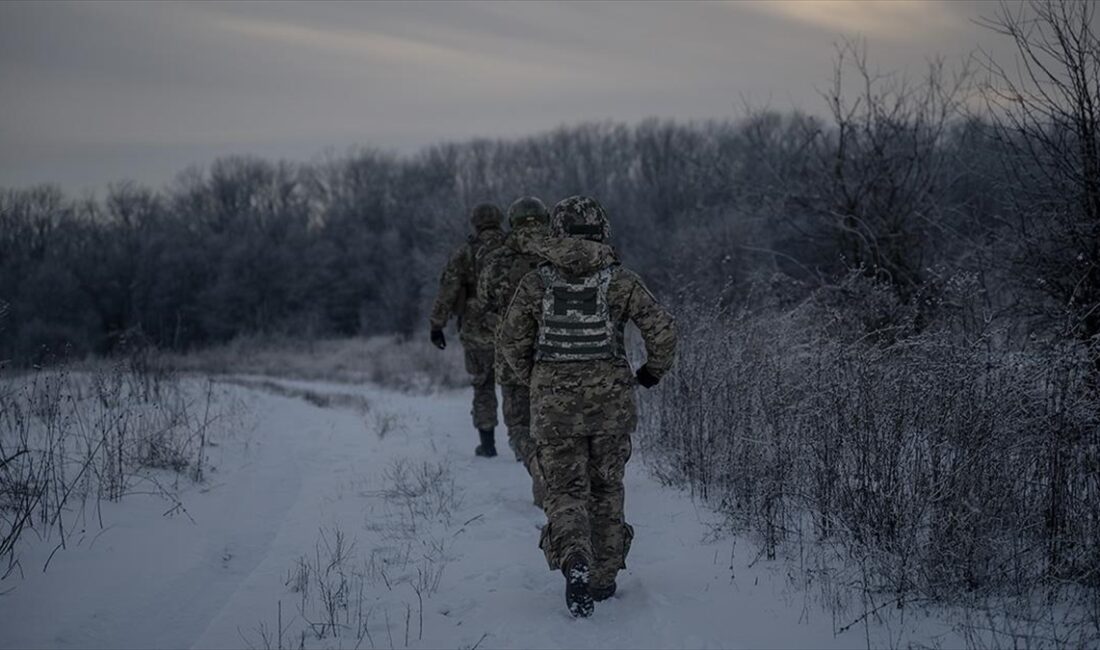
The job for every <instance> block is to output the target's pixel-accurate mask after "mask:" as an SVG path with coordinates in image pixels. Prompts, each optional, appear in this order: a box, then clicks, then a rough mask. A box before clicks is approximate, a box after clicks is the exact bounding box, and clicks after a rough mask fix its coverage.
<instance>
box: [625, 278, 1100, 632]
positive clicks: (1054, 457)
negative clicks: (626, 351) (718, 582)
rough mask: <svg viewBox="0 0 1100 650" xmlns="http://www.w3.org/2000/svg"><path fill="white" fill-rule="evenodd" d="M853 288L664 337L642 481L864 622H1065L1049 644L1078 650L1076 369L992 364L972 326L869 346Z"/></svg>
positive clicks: (990, 338)
mask: <svg viewBox="0 0 1100 650" xmlns="http://www.w3.org/2000/svg"><path fill="white" fill-rule="evenodd" d="M869 284H871V283H870V281H868V280H866V279H865V278H863V277H861V276H860V275H859V274H854V275H853V276H850V277H849V279H848V280H847V281H845V282H844V283H842V284H841V285H838V286H835V287H830V288H826V289H821V290H818V291H817V292H815V293H813V294H812V295H811V296H810V297H809V298H808V299H807V300H805V301H803V302H801V303H799V304H797V305H795V306H794V307H792V308H784V309H775V308H765V309H761V310H759V311H748V310H745V311H741V312H737V313H730V312H729V311H727V310H723V309H722V308H720V307H715V308H713V309H702V308H700V309H697V310H696V311H695V312H694V313H690V314H688V315H686V317H683V318H681V323H682V326H683V331H682V335H683V345H682V347H681V352H680V357H679V359H678V361H677V367H676V370H675V371H674V372H673V373H672V375H671V376H670V377H669V378H668V381H667V383H665V384H663V385H662V387H661V388H660V389H659V390H657V391H656V392H655V393H653V394H649V395H647V398H646V399H645V400H644V401H643V405H642V406H643V408H642V412H643V419H644V423H645V427H644V428H645V430H646V431H648V432H649V434H648V435H647V436H645V437H644V438H643V447H644V448H645V449H646V451H647V452H648V453H647V457H648V458H649V459H650V463H651V465H652V466H653V468H654V470H655V472H656V474H657V475H658V476H659V477H661V478H662V479H663V480H664V481H666V482H667V483H670V484H674V485H680V486H684V487H686V488H688V489H690V490H691V491H692V493H693V494H695V495H696V496H698V497H699V498H701V499H703V500H706V501H707V502H709V503H711V504H713V505H714V506H716V507H717V508H718V509H720V510H721V511H722V512H724V513H726V514H727V515H728V517H729V522H730V524H731V525H732V526H734V527H735V528H737V529H738V530H743V531H748V532H751V533H752V534H753V535H754V536H756V537H757V539H758V540H759V542H760V545H761V553H762V555H764V556H766V557H768V558H775V557H779V556H781V555H783V554H784V553H785V552H790V551H791V549H803V552H805V550H804V549H805V548H807V546H806V545H804V544H803V542H812V544H810V546H809V547H810V548H816V549H817V550H815V551H814V552H815V553H818V554H819V556H818V557H817V558H816V559H815V558H809V559H807V558H806V557H800V561H801V562H802V563H803V564H804V565H805V564H808V565H810V566H815V567H817V569H816V570H818V571H819V573H829V574H831V576H832V578H831V579H832V581H833V584H846V585H848V586H849V587H854V588H855V589H856V590H857V592H859V593H862V594H864V595H865V596H866V598H864V600H863V603H864V605H865V607H868V608H870V609H872V610H873V609H875V608H877V607H880V606H884V605H887V604H888V605H887V606H890V607H906V606H910V605H913V604H917V603H922V604H929V603H937V604H952V605H956V604H968V605H971V606H982V605H983V604H984V603H987V602H993V600H994V599H999V600H1000V602H1001V603H1002V604H1003V603H1006V602H1008V601H1010V600H1011V601H1013V602H1017V603H1028V604H1029V605H1031V604H1034V603H1040V602H1045V603H1047V604H1048V606H1049V607H1051V608H1054V609H1051V610H1049V611H1048V614H1049V613H1050V612H1053V611H1062V608H1065V609H1066V610H1067V611H1072V612H1077V615H1079V616H1080V617H1081V618H1080V620H1079V623H1080V624H1078V625H1077V626H1076V627H1075V628H1073V629H1074V630H1075V631H1074V632H1073V634H1076V635H1077V636H1073V635H1069V636H1066V635H1067V634H1069V633H1068V632H1067V631H1066V629H1065V628H1060V629H1061V632H1060V634H1062V635H1063V636H1062V639H1063V641H1065V642H1066V643H1067V644H1068V645H1073V644H1075V643H1080V642H1095V640H1096V639H1097V638H1100V637H1098V636H1097V635H1100V627H1097V625H1100V619H1098V618H1097V616H1096V613H1097V611H1098V610H1097V609H1096V608H1095V603H1096V602H1097V598H1098V587H1100V581H1098V579H1097V575H1098V574H1097V568H1096V567H1098V566H1100V556H1098V555H1097V553H1098V551H1097V549H1098V548H1100V547H1098V545H1097V544H1096V540H1098V539H1100V484H1098V483H1097V481H1096V469H1095V468H1096V467H1097V466H1098V465H1097V463H1100V444H1098V443H1097V438H1096V436H1097V431H1098V425H1100V405H1098V404H1097V402H1096V399H1095V395H1094V394H1093V393H1092V392H1091V391H1090V389H1089V381H1088V377H1089V363H1088V355H1087V352H1086V351H1085V350H1083V349H1082V347H1081V346H1080V345H1079V344H1077V343H1075V342H1073V341H1066V342H1064V343H1063V344H1062V345H1060V346H1057V347H1054V348H1051V347H1022V348H1021V347H1014V346H1009V345H1007V344H1006V342H1007V341H1008V340H1010V339H1008V338H1007V337H1006V336H1005V335H1004V332H1002V331H1000V330H999V329H998V327H997V326H996V325H994V324H991V323H989V324H986V326H985V329H984V330H980V331H973V330H968V329H967V328H963V327H961V326H960V327H953V326H951V325H950V324H947V323H945V324H943V326H942V327H935V328H915V327H914V328H910V329H908V330H905V331H903V332H900V333H899V332H894V333H893V334H892V335H891V336H887V337H884V336H881V334H882V333H879V332H874V331H872V332H868V331H867V330H866V328H865V327H864V326H863V324H864V323H866V322H867V317H866V314H864V313H863V310H864V309H865V307H864V304H866V303H864V301H861V300H853V298H854V297H855V296H859V295H863V294H864V293H865V292H866V291H868V290H871V291H873V286H869ZM838 294H848V295H846V296H844V295H841V297H839V298H838ZM871 304H873V302H872V303H871ZM962 331H968V334H967V335H965V336H964V335H961V334H960V332H962ZM1038 594H1044V597H1043V598H1039V597H1038ZM834 596H835V594H834ZM1044 598H1045V600H1044ZM1017 609H1019V608H1017ZM1000 611H1002V612H1007V611H1009V610H1008V608H1007V607H1001V609H1000ZM863 613H864V614H866V610H865V611H864V612H863ZM1048 618H1049V616H1048ZM1062 618H1065V617H1062ZM1001 620H1003V617H1002V618H1001ZM1086 621H1087V622H1088V625H1085V622H1086ZM1090 626H1091V627H1090ZM1037 638H1038V637H1037ZM1035 642H1036V643H1038V641H1035Z"/></svg>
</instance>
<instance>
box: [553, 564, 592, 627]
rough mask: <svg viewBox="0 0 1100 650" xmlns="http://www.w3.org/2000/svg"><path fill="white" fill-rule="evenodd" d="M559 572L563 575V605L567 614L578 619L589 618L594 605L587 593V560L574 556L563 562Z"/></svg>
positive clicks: (590, 595)
mask: <svg viewBox="0 0 1100 650" xmlns="http://www.w3.org/2000/svg"><path fill="white" fill-rule="evenodd" d="M561 572H562V573H564V574H565V604H566V606H567V607H569V613H570V614H572V615H573V616H577V617H580V618H587V617H589V616H591V615H592V612H593V610H595V605H593V603H592V594H590V593H589V592H588V576H589V571H588V560H586V559H584V558H583V557H581V556H579V555H574V556H572V557H570V558H569V559H568V560H566V561H565V564H564V565H563V566H562V568H561Z"/></svg>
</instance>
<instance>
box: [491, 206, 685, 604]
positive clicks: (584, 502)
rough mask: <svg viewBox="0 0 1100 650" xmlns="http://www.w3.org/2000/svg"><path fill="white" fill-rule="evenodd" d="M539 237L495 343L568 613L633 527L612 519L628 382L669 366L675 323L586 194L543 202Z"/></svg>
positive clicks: (591, 596)
mask: <svg viewBox="0 0 1100 650" xmlns="http://www.w3.org/2000/svg"><path fill="white" fill-rule="evenodd" d="M550 231H551V237H549V238H546V239H544V240H541V241H533V242H531V243H530V244H529V249H530V250H532V251H533V252H536V253H537V254H539V255H540V256H541V257H543V258H544V259H546V260H547V263H545V264H542V265H541V266H539V267H538V269H537V270H535V271H533V272H531V273H529V274H527V275H526V276H525V277H524V278H523V280H522V281H521V282H520V284H519V287H518V288H517V289H516V293H515V296H514V297H513V298H512V301H511V304H510V306H509V307H508V309H507V311H506V312H505V315H504V320H503V321H502V322H501V325H500V328H499V330H498V334H497V345H498V346H499V347H498V350H499V352H500V354H501V355H502V356H503V358H504V360H505V362H506V363H507V364H508V365H510V366H511V368H512V370H514V371H515V373H516V377H517V378H518V379H519V380H520V381H522V382H525V383H527V385H528V387H529V388H530V391H531V426H532V429H531V432H532V435H533V437H534V439H535V442H536V444H537V447H538V452H537V462H538V465H539V467H540V468H541V470H542V473H543V476H544V478H545V481H546V498H545V500H544V503H543V508H544V510H545V511H546V518H547V524H546V526H545V527H544V528H543V530H542V536H541V539H540V540H539V546H540V547H541V548H542V550H543V552H544V553H545V554H546V559H547V561H548V563H549V564H550V568H551V569H560V570H561V571H562V573H563V574H564V575H565V581H566V589H565V598H566V604H567V605H568V607H569V611H570V612H571V613H572V614H573V615H574V616H589V615H591V614H592V611H593V608H594V606H593V602H594V601H597V600H604V599H606V598H609V597H611V596H612V595H613V594H614V593H615V588H616V584H615V576H616V575H617V574H618V572H619V570H620V569H622V568H624V567H625V566H626V565H625V560H626V555H627V553H628V552H629V550H630V542H631V539H632V538H633V536H634V530H633V529H632V528H631V527H630V525H629V524H627V523H626V521H625V520H624V518H623V474H624V472H625V469H626V462H627V460H629V458H630V453H631V441H630V434H631V433H632V432H633V431H634V428H635V426H636V425H637V412H636V408H635V404H634V386H635V384H636V383H640V384H641V385H642V386H644V387H646V388H650V387H652V386H654V385H656V384H657V382H658V381H660V379H661V377H662V375H664V373H665V372H667V371H668V369H669V368H670V367H671V365H672V360H673V357H674V355H675V349H676V330H675V324H674V322H673V319H672V317H671V316H670V315H669V313H668V312H667V311H666V310H665V309H664V308H663V307H662V306H661V305H660V303H658V302H657V300H656V299H655V298H654V297H653V294H651V293H650V292H649V290H648V289H647V288H646V286H645V284H643V282H642V280H641V279H640V278H639V277H638V276H637V275H636V274H635V273H634V272H632V271H629V270H627V269H625V268H623V267H622V266H621V265H620V264H619V261H618V258H617V256H616V254H615V251H614V250H613V249H612V248H611V247H610V246H609V245H608V243H609V236H610V227H609V224H608V220H607V214H606V213H605V212H604V210H603V207H602V206H600V204H599V203H598V202H596V201H595V200H594V199H591V198H588V197H582V196H574V197H570V198H568V199H565V200H563V201H561V202H560V203H558V204H557V205H556V206H554V209H553V211H552V213H551V215H550ZM627 321H633V322H634V323H635V325H637V326H638V329H639V330H640V331H641V334H642V338H643V340H644V342H645V348H646V356H647V359H646V363H645V365H643V366H641V367H640V368H639V369H638V371H637V373H636V374H632V373H631V370H630V365H629V363H628V362H627V359H626V353H625V345H624V341H623V338H624V327H625V325H626V322H627Z"/></svg>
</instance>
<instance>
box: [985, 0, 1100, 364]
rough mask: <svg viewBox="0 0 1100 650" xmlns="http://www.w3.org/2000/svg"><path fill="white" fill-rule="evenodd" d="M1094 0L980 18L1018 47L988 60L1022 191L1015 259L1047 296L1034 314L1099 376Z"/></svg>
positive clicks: (1013, 176)
mask: <svg viewBox="0 0 1100 650" xmlns="http://www.w3.org/2000/svg"><path fill="white" fill-rule="evenodd" d="M1096 17H1097V12H1096V5H1095V4H1094V3H1091V2H1077V1H1075V0H1032V1H1031V2H1029V3H1027V4H1026V5H1009V4H1001V5H1000V8H999V10H998V12H997V13H996V14H995V15H994V16H993V17H990V18H985V19H983V20H982V24H983V25H985V26H986V27H987V28H989V29H991V30H993V31H995V32H997V33H999V34H1002V35H1004V36H1006V37H1008V39H1010V40H1011V42H1012V44H1013V45H1014V46H1015V51H1016V57H1015V65H1013V66H1012V67H1008V66H1004V65H1002V64H1000V63H998V62H997V61H995V60H994V59H993V57H992V56H990V55H988V54H987V55H986V56H985V57H984V61H983V64H984V67H985V72H986V73H987V80H986V83H985V84H984V87H983V90H984V92H983V97H984V99H985V103H986V107H987V109H988V113H989V119H990V120H991V122H992V131H993V135H994V137H995V138H996V140H997V143H998V144H999V145H1000V147H1001V148H1002V149H1003V151H1004V155H1003V156H1002V157H1001V160H1002V161H1003V163H1004V168H1005V171H1006V180H1007V182H1008V183H1009V184H1010V186H1009V187H1008V188H1007V189H1008V190H1009V193H1010V194H1011V196H1013V197H1015V201H1014V203H1015V205H1014V213H1015V214H1014V215H1012V216H1013V217H1014V219H1013V221H1012V228H1011V232H1012V235H1013V240H1014V241H1015V245H1016V247H1017V250H1016V252H1015V255H1013V256H1012V257H1013V260H1014V261H1015V262H1016V263H1017V264H1018V265H1019V266H1020V267H1021V269H1022V273H1021V274H1020V275H1021V276H1022V278H1023V279H1024V280H1025V284H1026V286H1027V287H1028V288H1030V289H1034V290H1037V292H1038V293H1039V294H1040V295H1043V296H1045V297H1046V298H1047V302H1045V303H1043V304H1039V305H1037V306H1036V309H1035V310H1034V313H1035V315H1039V316H1042V317H1043V319H1044V320H1046V321H1048V322H1049V321H1051V320H1053V321H1054V322H1055V323H1056V324H1057V331H1056V334H1057V335H1061V336H1064V337H1072V338H1076V339H1078V340H1082V341H1085V342H1086V343H1088V344H1090V347H1091V350H1092V351H1091V360H1092V363H1093V367H1094V370H1095V373H1094V374H1095V375H1096V376H1097V379H1098V380H1100V345H1097V340H1098V337H1100V38H1098V34H1097V29H1096Z"/></svg>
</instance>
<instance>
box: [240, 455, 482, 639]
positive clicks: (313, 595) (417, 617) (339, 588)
mask: <svg viewBox="0 0 1100 650" xmlns="http://www.w3.org/2000/svg"><path fill="white" fill-rule="evenodd" d="M381 480H382V487H381V489H379V490H377V491H372V492H367V493H365V496H367V497H369V498H370V499H372V500H375V501H376V502H377V503H376V505H377V506H379V507H378V508H376V509H373V508H372V515H371V516H370V517H369V520H368V523H367V524H366V525H365V527H364V530H363V531H362V533H361V535H362V536H361V537H358V538H356V537H350V536H349V535H348V534H347V533H346V532H345V531H344V530H343V529H341V528H340V527H338V526H336V527H332V528H330V529H322V530H321V531H320V532H319V535H318V539H317V542H316V544H315V547H314V549H313V552H312V554H310V555H303V556H301V557H299V558H298V560H297V561H296V562H295V564H294V566H292V567H291V568H290V569H289V570H288V572H287V579H286V583H285V584H286V587H287V588H288V590H289V591H290V592H291V593H292V594H294V595H295V596H296V598H297V601H298V604H297V613H296V615H295V617H294V618H293V619H292V620H290V621H289V622H287V623H286V624H285V626H284V625H283V623H282V622H281V620H280V622H277V623H276V625H275V629H276V630H278V633H277V634H275V633H273V632H272V628H271V626H269V625H268V624H267V623H266V622H265V623H260V624H259V625H258V626H256V627H254V628H253V630H252V633H251V634H245V635H243V638H244V640H245V643H246V644H248V645H249V646H251V647H262V648H273V647H282V645H281V644H282V643H283V642H284V641H285V640H286V639H295V640H297V641H298V643H300V644H301V645H303V646H304V645H306V644H308V645H309V646H311V647H312V646H313V645H315V644H319V645H326V644H331V643H332V642H333V641H335V642H336V643H337V644H338V645H342V644H343V640H344V639H347V640H348V642H349V643H350V642H354V643H355V645H356V646H357V647H359V646H364V645H365V646H369V647H371V648H375V647H380V646H382V647H387V646H388V647H397V646H401V645H403V647H408V646H409V644H410V642H412V641H413V640H419V639H421V638H422V637H423V632H424V607H425V601H426V600H428V599H430V598H431V597H432V596H433V595H434V594H435V593H436V592H437V591H438V590H439V586H440V583H441V581H442V579H443V574H444V571H445V570H446V567H447V564H448V563H449V562H450V557H449V555H448V553H449V548H450V542H451V541H452V540H453V539H454V537H455V536H456V535H457V534H458V533H459V532H461V530H462V528H463V526H455V525H453V514H454V513H455V512H456V511H457V510H458V508H459V507H460V505H461V500H462V493H461V490H460V488H458V486H457V485H456V483H455V480H454V476H453V472H452V470H451V467H450V465H449V464H448V462H447V461H445V460H444V461H439V462H434V463H432V462H420V463H414V462H411V461H409V460H408V459H404V458H399V459H396V460H394V461H393V462H392V463H391V464H390V465H389V467H388V468H387V469H386V470H385V472H384V473H383V475H382V477H381ZM364 537H366V538H369V539H364ZM278 611H279V614H280V618H281V613H282V605H281V602H280V604H279V606H278Z"/></svg>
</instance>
